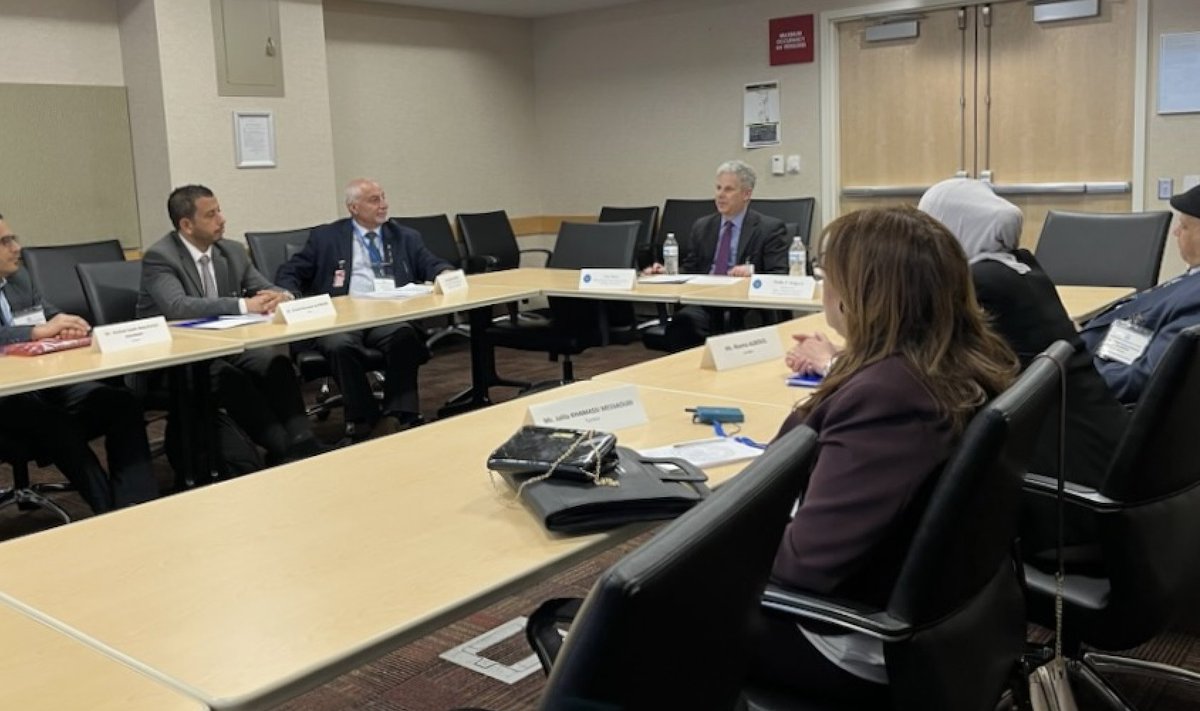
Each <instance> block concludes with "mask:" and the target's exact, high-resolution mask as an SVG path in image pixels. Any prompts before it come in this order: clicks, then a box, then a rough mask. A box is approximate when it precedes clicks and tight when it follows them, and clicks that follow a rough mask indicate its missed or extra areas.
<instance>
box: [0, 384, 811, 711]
mask: <svg viewBox="0 0 1200 711" xmlns="http://www.w3.org/2000/svg"><path fill="white" fill-rule="evenodd" d="M612 387H613V384H612V383H599V382H580V383H575V384H573V385H570V386H567V387H564V388H560V389H557V390H554V391H549V392H545V393H540V394H538V395H534V396H530V397H528V398H523V399H521V400H516V401H510V402H507V403H504V404H501V405H497V406H494V407H491V408H488V409H486V410H480V411H476V412H472V413H468V414H465V415H461V416H458V417H454V418H451V419H448V420H443V421H440V422H435V423H433V424H430V425H426V426H424V427H419V428H416V429H414V430H410V431H408V432H404V433H401V434H398V435H393V436H390V437H385V438H382V439H378V440H373V441H370V442H366V443H363V444H359V445H355V446H353V447H349V448H346V449H342V450H339V451H336V452H331V453H328V454H324V455H321V456H318V457H313V458H311V459H307V460H304V461H301V462H296V463H294V464H289V465H287V466H283V467H278V468H275V469H270V470H266V471H263V472H259V473H257V474H254V475H251V476H246V477H242V478H239V479H235V480H232V481H228V482H223V483H220V484H216V485H213V486H208V487H205V488H203V489H198V490H194V491H190V492H187V493H184V494H180V495H177V496H172V497H169V498H165V499H159V500H157V501H152V502H149V503H147V504H143V505H141V506H136V507H132V508H128V509H123V510H121V511H116V512H113V513H110V514H106V515H104V516H98V517H95V518H92V519H87V520H85V521H80V522H78V523H75V524H72V525H70V526H63V527H59V528H55V529H52V530H49V531H45V532H42V533H39V534H37V535H34V536H26V537H23V538H19V539H15V540H11V541H8V542H5V543H3V544H0V570H4V571H6V572H5V574H4V576H3V581H2V582H0V592H2V593H3V594H5V595H7V596H9V597H10V598H11V599H14V600H16V601H19V603H20V604H23V605H25V606H27V607H28V608H29V609H31V610H35V611H36V614H37V615H39V616H43V617H44V618H46V619H49V620H53V621H54V624H56V625H57V626H61V628H63V629H67V630H73V633H74V634H77V635H79V636H80V638H82V639H87V640H93V641H94V642H95V643H97V644H101V645H104V647H105V648H106V649H107V650H110V653H112V654H114V655H119V656H121V657H123V658H126V659H129V660H132V661H133V662H134V663H136V664H138V665H140V668H144V669H148V670H152V673H153V674H155V675H159V676H161V677H162V678H163V679H164V680H169V681H170V682H171V683H172V684H173V685H174V686H176V687H177V688H182V689H190V690H191V693H193V694H194V695H196V696H197V697H198V698H200V699H202V700H204V701H205V702H207V703H208V704H209V705H210V706H212V707H214V708H250V707H253V708H259V707H266V706H269V705H271V704H272V703H278V702H279V701H280V700H282V699H284V698H287V697H289V696H292V695H294V694H297V693H300V692H302V691H304V690H306V689H308V688H311V687H313V686H315V685H317V684H319V683H321V682H323V681H326V680H328V679H330V678H332V677H334V676H335V675H337V674H338V673H341V672H344V671H346V670H349V669H352V668H354V667H355V666H357V665H361V664H362V663H365V662H366V661H369V660H371V659H374V658H377V657H378V656H380V655H381V654H383V653H385V652H386V651H388V650H390V649H393V648H395V647H397V646H400V645H402V644H404V643H407V642H408V641H411V640H413V639H415V638H417V637H419V636H420V635H421V634H424V633H428V632H429V631H431V630H433V629H437V628H438V627H440V626H443V625H445V624H447V623H448V622H450V621H452V620H454V619H457V618H458V617H459V616H461V615H463V614H467V613H469V612H471V611H472V610H474V609H477V608H479V607H482V606H483V605H486V604H488V603H490V602H491V601H493V600H495V599H499V598H500V597H502V596H503V595H505V594H509V593H510V592H511V591H513V590H515V589H517V588H518V587H520V586H523V585H526V584H529V583H531V582H533V581H536V580H538V579H541V578H544V577H546V576H548V575H550V574H552V573H554V572H556V571H557V570H560V569H562V568H563V567H565V566H568V565H571V564H573V563H574V562H576V561H578V560H580V559H582V558H584V557H586V556H588V555H591V554H594V553H595V552H596V551H598V550H600V549H602V548H605V547H608V546H611V545H613V544H615V543H616V542H618V541H619V540H622V539H624V538H625V537H627V536H629V535H632V534H633V533H635V532H637V531H640V530H644V529H643V527H638V526H631V527H626V528H625V529H621V530H620V531H616V532H611V533H607V534H595V535H588V536H574V537H562V536H557V535H552V534H550V533H548V532H547V531H546V530H545V529H544V528H543V527H542V525H541V524H540V522H538V521H536V520H535V519H534V518H533V516H532V515H531V514H530V513H529V512H528V511H527V510H525V509H524V508H523V507H522V506H521V505H520V504H519V503H517V502H515V501H514V500H513V498H512V494H511V493H510V490H509V489H508V487H507V486H506V485H505V484H504V483H503V481H502V480H500V479H499V478H496V479H495V481H493V480H492V478H491V477H490V476H489V474H488V472H487V470H486V468H485V464H484V463H485V461H486V458H487V455H488V454H489V453H490V452H491V450H492V449H494V448H495V447H496V446H497V445H499V444H500V443H501V442H503V441H504V440H505V439H507V438H508V436H509V435H511V434H512V433H513V432H514V431H516V429H517V428H518V427H519V426H520V425H521V424H522V422H523V419H524V415H525V411H526V408H527V406H528V405H529V404H530V403H534V402H543V401H549V400H555V399H559V398H563V397H568V396H573V395H579V394H586V393H596V392H600V391H603V390H606V389H610V388H612ZM641 397H642V400H643V403H644V405H645V408H646V411H647V414H648V416H649V419H650V423H648V424H646V425H641V426H638V427H631V428H627V429H623V430H620V431H619V432H618V435H619V441H620V443H621V444H624V445H626V446H631V447H635V448H636V447H648V446H660V445H665V444H670V443H673V442H679V441H685V440H690V439H697V438H701V437H705V436H708V432H709V430H706V429H705V428H704V427H702V426H698V425H693V424H692V423H691V416H690V415H689V414H687V413H685V412H684V408H685V407H690V406H693V405H695V404H696V402H695V400H696V399H695V397H694V396H692V395H690V394H685V393H671V392H667V391H651V390H649V389H643V390H641ZM706 400H708V401H709V402H710V403H711V404H715V405H720V404H727V405H735V404H736V405H739V406H740V407H742V409H743V411H744V412H745V413H746V416H747V421H746V423H745V426H744V428H743V431H744V432H745V434H747V435H748V436H751V437H753V438H755V439H758V440H761V441H765V440H769V439H770V438H771V437H772V436H773V435H774V434H775V432H776V431H777V429H778V427H779V424H780V423H781V422H782V421H783V419H784V418H785V417H786V415H787V412H788V410H787V408H786V407H782V406H772V405H759V404H747V403H740V402H735V401H732V400H724V399H721V398H706ZM740 468H741V466H740V465H729V466H725V467H721V468H718V469H714V470H712V471H710V472H709V474H710V476H711V477H712V481H713V483H716V482H720V481H723V480H725V479H727V478H728V477H730V476H732V475H733V474H734V473H736V472H737V471H739V470H740Z"/></svg>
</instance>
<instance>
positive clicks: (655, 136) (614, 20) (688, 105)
mask: <svg viewBox="0 0 1200 711" xmlns="http://www.w3.org/2000/svg"><path fill="white" fill-rule="evenodd" d="M838 5H839V3H835V2H830V1H826V2H795V1H794V0H791V1H789V0H750V1H745V2H729V1H728V0H661V1H658V2H648V3H637V4H632V5H625V6H618V7H613V8H608V9H603V10H595V11H589V12H582V13H577V14H572V15H564V16H559V17H552V18H547V19H544V20H539V21H537V22H536V23H535V24H534V61H535V68H534V70H535V73H536V76H537V84H536V89H537V106H536V108H537V122H538V133H539V135H540V138H541V142H540V153H539V156H540V160H541V170H542V203H543V207H544V208H545V209H546V211H547V212H549V213H552V214H572V213H588V212H594V211H595V210H597V209H598V208H599V206H600V205H601V204H602V203H603V204H626V205H643V204H653V203H658V204H661V203H662V201H663V200H664V199H665V198H668V197H707V196H709V195H711V194H712V185H713V180H714V175H713V171H714V169H715V168H716V167H717V165H718V164H719V163H720V162H721V161H723V160H726V159H730V158H741V159H743V160H745V161H747V162H748V163H750V164H751V165H752V166H753V167H754V169H755V170H756V171H757V172H758V175H759V179H758V188H757V190H756V191H755V194H756V195H758V196H759V197H791V196H797V195H811V196H816V195H819V193H820V170H819V167H820V163H819V154H820V150H819V149H820V134H819V131H818V125H819V124H818V121H819V106H818V103H819V101H818V100H819V88H818V80H819V76H818V65H817V62H816V61H814V62H812V63H808V64H788V65H782V66H774V67H773V66H770V63H769V58H768V37H767V35H768V20H769V19H770V18H772V17H787V16H791V15H800V14H806V13H818V12H820V11H821V10H824V9H831V8H833V7H836V6H838ZM764 80H778V81H779V82H780V99H781V102H782V115H783V120H782V128H781V138H782V143H781V144H780V145H778V146H771V147H767V148H759V149H753V150H748V149H745V148H743V147H742V97H743V93H744V85H745V84H749V83H754V82H759V81H764ZM772 154H785V155H786V154H799V155H800V158H801V165H802V168H801V172H800V173H799V174H798V175H786V176H772V175H771V172H770V161H771V155H772ZM819 208H820V206H819V205H818V214H817V215H816V216H815V217H814V219H813V223H814V225H820V224H821V216H820V213H819Z"/></svg>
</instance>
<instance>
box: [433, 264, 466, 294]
mask: <svg viewBox="0 0 1200 711" xmlns="http://www.w3.org/2000/svg"><path fill="white" fill-rule="evenodd" d="M433 286H434V291H435V292H436V293H438V294H458V293H460V292H466V290H467V275H466V273H465V272H464V271H463V270H461V269H455V270H453V271H449V272H442V273H441V274H438V275H437V277H435V278H434V280H433Z"/></svg>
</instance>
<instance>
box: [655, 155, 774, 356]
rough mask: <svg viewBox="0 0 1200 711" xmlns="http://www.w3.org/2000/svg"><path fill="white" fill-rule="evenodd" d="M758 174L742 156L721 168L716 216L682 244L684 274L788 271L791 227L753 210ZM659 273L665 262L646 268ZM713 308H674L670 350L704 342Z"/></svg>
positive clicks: (669, 326) (694, 229) (698, 224)
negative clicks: (751, 206) (788, 234)
mask: <svg viewBox="0 0 1200 711" xmlns="http://www.w3.org/2000/svg"><path fill="white" fill-rule="evenodd" d="M756 180H757V178H756V176H755V174H754V169H753V168H751V167H750V166H749V165H747V164H746V163H744V162H742V161H740V160H731V161H726V162H724V163H722V164H721V165H720V166H719V167H718V168H717V186H716V196H715V199H714V201H715V202H716V206H717V214H715V215H709V216H707V217H701V218H700V219H699V220H696V223H695V224H694V225H692V232H691V234H690V235H689V237H688V239H687V241H686V242H684V243H683V244H681V245H680V252H679V267H680V269H679V270H680V271H681V272H683V273H684V274H720V275H728V276H739V277H745V276H752V275H753V274H755V273H758V274H787V270H788V263H787V252H788V241H787V228H786V226H785V225H784V224H783V222H782V221H780V220H777V219H775V218H774V217H768V216H766V215H764V214H762V213H760V212H756V211H755V210H751V209H750V207H749V206H750V196H751V195H752V194H753V193H754V184H755V182H756ZM645 271H646V273H648V274H660V273H662V271H663V266H662V265H661V264H654V265H651V266H650V267H647V268H646V270H645ZM714 311H715V310H714V309H708V308H704V307H702V306H685V307H683V308H681V309H679V310H678V311H676V312H675V316H674V317H673V318H672V319H671V322H670V323H669V324H667V330H666V333H665V334H664V336H665V340H666V344H667V348H668V349H669V350H671V351H680V350H683V349H685V348H691V347H693V346H698V345H700V344H702V343H704V339H706V338H708V336H709V335H710V334H711V333H712V332H713V319H714V317H715V318H720V314H719V313H714Z"/></svg>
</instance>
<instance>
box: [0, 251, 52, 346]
mask: <svg viewBox="0 0 1200 711" xmlns="http://www.w3.org/2000/svg"><path fill="white" fill-rule="evenodd" d="M4 298H6V299H8V306H9V308H10V309H12V312H13V314H14V315H15V314H16V313H17V312H19V311H24V310H26V309H31V308H33V307H35V306H41V307H42V311H43V313H45V315H46V320H47V321H48V320H50V319H52V318H54V317H55V315H57V314H58V313H59V311H58V309H56V308H54V306H53V305H52V304H48V303H46V302H45V301H44V300H43V299H42V295H41V293H40V292H39V291H38V290H37V287H36V286H34V285H33V280H32V279H30V278H29V271H28V270H26V269H25V268H24V267H22V268H20V269H18V270H17V271H16V273H15V274H13V275H12V276H10V277H9V278H8V284H7V285H6V286H5V287H4ZM31 340H33V326H3V325H0V346H5V345H8V344H9V343H24V342H25V341H31Z"/></svg>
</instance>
